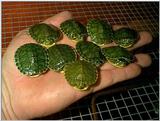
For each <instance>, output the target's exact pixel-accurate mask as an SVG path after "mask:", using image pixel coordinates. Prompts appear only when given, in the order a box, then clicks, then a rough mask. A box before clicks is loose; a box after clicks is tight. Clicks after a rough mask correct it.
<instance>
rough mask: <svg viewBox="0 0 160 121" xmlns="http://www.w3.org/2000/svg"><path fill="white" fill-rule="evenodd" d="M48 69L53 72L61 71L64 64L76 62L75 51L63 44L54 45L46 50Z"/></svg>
mask: <svg viewBox="0 0 160 121" xmlns="http://www.w3.org/2000/svg"><path fill="white" fill-rule="evenodd" d="M48 56H49V68H50V69H52V70H54V71H62V70H63V67H64V66H65V64H67V63H70V62H73V61H75V60H76V57H77V56H76V52H75V50H74V49H73V48H72V47H71V46H69V45H65V44H55V45H53V46H52V47H50V48H48Z"/></svg>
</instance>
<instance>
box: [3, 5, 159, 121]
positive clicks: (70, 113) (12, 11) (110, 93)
mask: <svg viewBox="0 0 160 121" xmlns="http://www.w3.org/2000/svg"><path fill="white" fill-rule="evenodd" d="M65 10H68V11H71V12H72V13H73V16H74V17H75V18H76V19H78V20H79V21H81V22H82V23H83V24H86V22H87V20H88V19H89V18H99V19H102V20H106V21H108V22H109V23H110V24H112V25H114V24H125V25H127V26H129V27H132V28H135V29H136V30H138V31H142V30H147V31H149V32H151V33H152V35H153V36H154V38H155V41H154V43H153V44H152V45H150V46H149V47H146V48H143V49H139V51H140V52H142V51H143V52H147V53H150V55H151V57H152V60H153V64H152V65H151V67H150V68H149V69H146V70H144V72H143V73H142V74H141V75H140V76H139V77H137V78H135V79H133V80H128V81H126V82H125V83H121V84H118V85H114V86H112V87H110V88H107V89H104V90H103V91H101V92H98V93H95V94H92V95H89V96H87V97H85V98H83V99H81V100H80V101H78V102H76V103H74V104H72V105H71V106H69V107H68V108H66V109H65V110H63V111H61V112H59V113H56V114H52V115H50V116H47V117H42V118H37V119H58V120H59V119H64V120H87V119H88V120H93V119H95V118H97V119H99V120H107V119H115V120H116V119H119V120H121V119H123V120H125V119H128V120H129V119H131V120H135V119H137V120H145V119H146V120H151V119H152V120H158V119H159V74H158V71H159V70H158V66H157V65H158V64H159V50H158V47H157V46H158V44H157V43H158V42H159V41H158V39H156V38H158V37H159V23H158V22H159V14H158V13H159V3H158V2H2V52H5V49H6V48H7V46H8V45H9V43H10V42H11V40H12V39H13V37H14V36H15V35H16V34H17V33H18V32H19V31H20V30H22V29H25V28H27V27H28V26H30V25H32V24H35V23H38V22H41V21H43V20H45V19H46V18H48V17H50V16H53V15H55V14H56V13H59V12H61V11H65ZM155 43H156V44H155ZM133 82H134V83H133ZM136 82H137V83H136ZM140 82H141V83H140ZM126 85H127V87H126ZM128 85H129V86H128Z"/></svg>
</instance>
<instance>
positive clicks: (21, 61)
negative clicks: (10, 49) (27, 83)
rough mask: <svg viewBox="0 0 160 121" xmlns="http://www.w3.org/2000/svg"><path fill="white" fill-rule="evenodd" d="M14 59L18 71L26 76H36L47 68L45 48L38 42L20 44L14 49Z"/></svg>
mask: <svg viewBox="0 0 160 121" xmlns="http://www.w3.org/2000/svg"><path fill="white" fill-rule="evenodd" d="M14 59H15V64H16V66H17V68H18V69H19V71H20V72H21V73H23V74H25V75H28V76H38V75H40V74H42V73H44V72H46V71H47V70H48V54H47V50H46V49H45V48H44V47H42V46H41V45H38V44H34V43H29V44H24V45H22V46H21V47H19V48H18V49H17V50H16V53H15V56H14Z"/></svg>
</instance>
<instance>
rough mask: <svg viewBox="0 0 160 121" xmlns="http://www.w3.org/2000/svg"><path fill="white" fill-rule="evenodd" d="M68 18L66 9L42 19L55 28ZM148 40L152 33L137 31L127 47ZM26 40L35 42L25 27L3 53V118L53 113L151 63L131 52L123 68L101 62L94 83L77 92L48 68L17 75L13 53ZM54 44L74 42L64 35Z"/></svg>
mask: <svg viewBox="0 0 160 121" xmlns="http://www.w3.org/2000/svg"><path fill="white" fill-rule="evenodd" d="M71 18H72V15H71V14H70V13H69V12H67V11H66V12H62V13H59V14H57V15H55V16H53V17H51V18H48V19H47V20H45V21H44V22H45V23H47V24H53V25H55V26H57V27H59V26H60V23H62V22H63V21H65V20H68V19H71ZM120 27H122V26H117V25H116V26H113V29H114V30H116V29H118V28H120ZM151 40H152V36H151V35H150V34H149V33H148V32H140V39H139V41H138V42H137V43H136V44H135V45H134V46H133V47H132V48H130V50H133V49H136V48H138V47H141V46H143V45H145V44H148V43H150V42H151ZM26 43H36V42H35V41H34V40H33V39H32V38H31V37H30V36H29V35H28V34H27V32H26V30H22V31H20V32H19V33H18V34H17V35H16V36H15V37H14V39H13V40H12V42H11V44H10V45H9V47H8V48H7V50H6V53H5V54H4V56H3V60H2V109H3V116H4V118H6V119H31V118H35V117H41V116H46V115H49V114H51V113H56V112H58V111H61V110H63V109H64V108H66V107H67V106H69V105H70V104H72V103H74V102H75V101H77V100H79V99H80V98H82V97H84V96H86V95H88V94H90V93H93V92H96V91H98V90H101V89H104V88H106V87H109V86H111V85H113V84H116V83H118V82H121V81H125V80H128V79H131V78H134V77H136V76H138V75H139V74H140V72H141V67H147V66H149V65H150V64H151V59H150V57H149V56H148V55H146V54H137V55H135V56H136V58H137V61H136V62H135V63H132V64H129V65H128V66H126V67H124V68H115V67H113V66H112V65H110V64H109V63H105V64H104V65H103V66H102V67H101V69H100V78H99V80H98V82H97V84H95V85H93V86H92V87H91V88H90V89H89V90H87V91H79V90H75V89H74V88H73V87H71V86H70V85H69V84H68V83H67V81H66V79H65V77H64V74H61V73H58V72H54V71H52V70H50V71H48V72H47V73H45V74H43V75H40V76H38V77H36V78H33V77H28V76H25V75H23V74H21V73H20V72H19V70H18V69H17V67H16V65H15V63H14V54H15V51H16V50H17V48H18V47H20V46H21V45H23V44H26ZM58 43H59V44H62V43H63V44H68V45H71V46H73V47H75V43H74V42H73V41H71V40H69V39H68V38H67V37H66V36H65V35H64V36H63V39H62V40H60V41H59V42H58Z"/></svg>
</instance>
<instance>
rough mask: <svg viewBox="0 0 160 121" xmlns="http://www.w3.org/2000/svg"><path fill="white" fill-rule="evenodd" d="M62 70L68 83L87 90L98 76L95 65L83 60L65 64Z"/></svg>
mask: <svg viewBox="0 0 160 121" xmlns="http://www.w3.org/2000/svg"><path fill="white" fill-rule="evenodd" d="M64 71H65V78H66V80H67V81H68V83H69V84H70V85H71V86H73V87H74V88H76V89H78V90H87V89H88V88H89V87H90V86H91V85H93V84H95V83H96V81H97V77H98V73H97V69H96V66H94V65H92V64H91V63H88V62H86V61H84V60H78V61H75V62H73V63H69V64H67V65H66V66H65V68H64Z"/></svg>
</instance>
